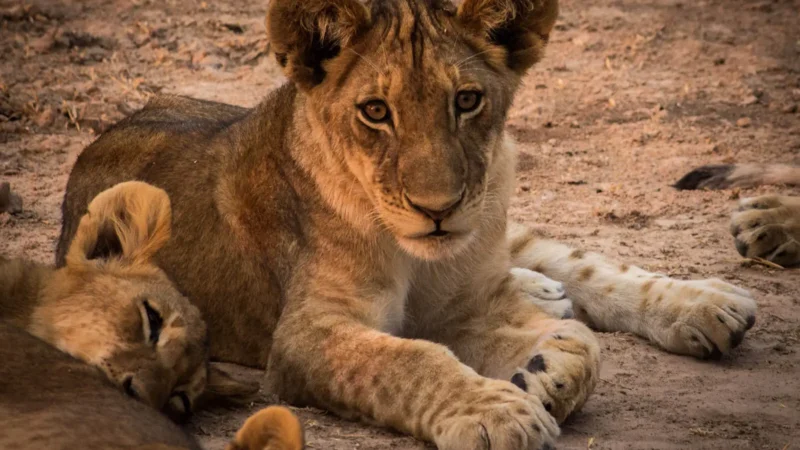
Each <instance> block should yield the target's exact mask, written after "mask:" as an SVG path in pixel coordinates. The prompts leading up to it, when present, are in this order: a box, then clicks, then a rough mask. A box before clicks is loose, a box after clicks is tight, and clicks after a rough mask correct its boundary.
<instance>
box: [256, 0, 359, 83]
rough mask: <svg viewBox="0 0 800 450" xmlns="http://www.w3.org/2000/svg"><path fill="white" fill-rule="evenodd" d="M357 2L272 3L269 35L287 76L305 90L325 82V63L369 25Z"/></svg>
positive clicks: (294, 0)
mask: <svg viewBox="0 0 800 450" xmlns="http://www.w3.org/2000/svg"><path fill="white" fill-rule="evenodd" d="M369 22H370V19H369V11H368V10H367V7H366V6H365V5H364V4H362V3H361V2H360V1H358V0H300V1H298V0H271V1H270V4H269V11H268V12H267V34H268V35H269V41H270V48H271V49H272V50H273V51H274V53H275V58H276V59H277V60H278V64H280V65H281V67H283V70H284V74H285V75H286V77H287V78H289V79H290V80H292V81H293V82H294V83H295V84H296V85H297V86H298V87H300V88H301V89H304V90H308V89H311V88H312V87H314V86H316V85H318V84H320V83H322V81H323V80H324V79H325V75H326V72H325V67H324V63H325V62H326V61H328V60H330V59H332V58H335V57H336V56H337V55H338V54H339V52H340V51H341V49H342V48H344V47H346V46H347V45H348V44H349V43H350V42H351V41H352V39H354V38H355V37H356V35H358V33H359V32H361V31H362V30H364V29H365V28H366V27H367V26H368V25H369Z"/></svg>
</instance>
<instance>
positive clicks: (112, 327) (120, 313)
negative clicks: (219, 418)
mask: <svg viewBox="0 0 800 450" xmlns="http://www.w3.org/2000/svg"><path fill="white" fill-rule="evenodd" d="M48 291H49V293H50V295H52V296H53V298H52V299H51V300H50V301H48V302H47V303H46V306H44V307H42V308H40V309H39V310H37V311H36V312H35V315H36V317H37V318H38V319H39V320H40V321H41V322H45V323H50V324H52V325H51V327H50V335H51V339H52V342H53V344H54V345H56V347H58V348H59V349H61V350H63V351H65V352H67V353H69V354H71V355H73V356H75V357H77V358H79V359H82V360H84V361H86V362H87V363H89V364H92V365H94V366H97V367H98V368H100V369H101V370H102V371H103V372H104V373H105V374H106V376H107V377H108V379H109V380H111V381H112V382H113V383H115V384H117V385H118V386H119V387H120V388H121V389H122V390H123V391H125V392H126V393H127V394H128V395H130V396H132V397H134V398H137V399H139V400H141V401H143V402H145V403H147V404H149V405H151V406H153V407H155V408H157V409H164V410H165V411H166V412H167V413H169V414H170V415H171V416H172V417H173V418H176V419H179V418H182V416H185V415H187V414H189V413H190V412H191V411H192V406H193V404H194V403H195V401H196V400H197V398H198V397H199V396H200V395H201V394H202V393H203V391H204V389H205V387H206V381H207V376H208V367H207V349H206V342H207V336H206V325H205V322H203V320H202V318H201V315H200V311H199V310H198V309H197V308H196V307H195V306H193V305H192V304H191V303H190V302H189V300H188V299H187V298H186V297H184V296H182V295H181V294H180V293H179V292H178V291H177V290H176V289H175V287H174V286H173V285H172V283H171V282H170V281H169V279H167V277H166V275H165V274H164V273H163V272H162V271H161V270H160V269H158V268H157V267H155V266H154V265H152V264H137V265H134V266H130V265H126V264H124V263H121V262H120V261H119V260H115V259H105V258H98V259H93V260H90V261H88V262H87V263H86V264H85V265H82V266H81V267H75V266H73V265H69V264H68V265H67V267H65V268H63V269H60V270H59V271H57V272H56V274H55V278H54V282H53V283H51V284H50V286H49V289H48Z"/></svg>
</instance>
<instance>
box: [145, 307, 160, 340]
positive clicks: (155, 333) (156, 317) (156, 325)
mask: <svg viewBox="0 0 800 450" xmlns="http://www.w3.org/2000/svg"><path fill="white" fill-rule="evenodd" d="M142 304H143V305H144V311H145V314H147V323H148V328H150V336H148V339H149V341H150V343H152V344H155V343H156V342H158V338H159V337H160V336H161V327H163V326H164V319H163V318H162V317H161V314H159V313H158V311H156V310H155V309H154V308H153V307H152V306H150V303H149V302H148V301H147V300H145V301H143V302H142Z"/></svg>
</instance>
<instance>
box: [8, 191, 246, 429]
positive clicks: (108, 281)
mask: <svg viewBox="0 0 800 450" xmlns="http://www.w3.org/2000/svg"><path fill="white" fill-rule="evenodd" d="M171 216H172V213H171V208H170V201H169V198H168V197H167V194H166V193H165V192H164V191H162V190H161V189H158V188H155V187H153V186H150V185H148V184H146V183H141V182H128V183H121V184H118V185H116V186H115V187H113V188H111V189H108V190H106V191H104V192H102V193H100V194H99V195H97V196H96V197H95V199H94V200H93V201H92V202H91V203H90V204H89V207H88V212H87V213H86V214H85V215H84V216H83V218H82V219H81V221H80V225H79V231H78V233H77V235H76V239H75V241H73V243H72V245H71V246H70V249H69V254H68V256H67V264H66V266H65V267H63V268H61V269H58V270H54V269H52V268H50V267H44V266H41V265H38V264H35V263H32V262H28V261H22V260H7V259H5V258H2V257H0V320H3V321H7V322H10V323H11V324H12V325H16V326H17V327H19V328H22V329H24V330H27V331H28V332H29V333H31V334H33V335H34V336H36V337H38V338H40V339H42V340H44V341H45V342H47V343H50V344H52V345H53V346H55V347H56V348H58V349H59V350H62V351H64V352H66V353H68V354H70V355H72V356H74V357H76V358H78V359H80V360H82V361H84V362H86V363H88V364H90V365H93V366H96V367H98V368H100V369H101V370H102V371H103V372H104V373H105V375H106V377H107V378H108V379H109V380H110V381H111V382H112V383H114V384H116V385H117V386H119V387H120V388H121V389H122V390H124V391H125V392H126V393H127V394H128V395H130V396H131V397H135V398H137V399H139V400H141V401H143V402H144V403H146V404H148V405H150V406H152V407H154V408H157V409H165V411H166V412H167V413H168V414H169V415H170V416H171V417H173V418H174V419H179V418H184V417H186V416H187V415H188V414H189V413H191V410H192V407H193V406H194V405H195V404H196V402H197V401H198V399H199V398H200V396H201V394H203V393H204V392H205V393H206V394H205V395H206V397H208V396H213V395H214V393H215V392H225V393H226V394H233V395H246V394H248V393H253V392H255V390H256V389H257V387H255V386H247V385H244V384H238V383H237V382H235V381H234V380H232V379H230V378H229V377H228V376H227V375H226V374H225V373H224V372H221V371H219V370H217V369H213V368H210V367H209V365H208V354H207V332H206V325H205V322H204V321H203V319H202V318H201V316H200V311H199V310H198V309H197V308H196V307H195V306H194V305H192V304H191V303H190V302H189V300H188V299H187V298H185V297H184V296H182V295H181V294H180V293H179V292H178V291H177V290H176V289H175V287H174V286H173V284H172V283H171V282H170V281H169V279H168V278H167V276H166V275H165V274H164V272H163V271H162V270H161V269H159V268H158V267H157V266H156V265H155V264H154V263H153V262H152V260H151V258H152V257H153V255H154V254H155V252H156V251H157V250H158V249H159V248H161V247H162V246H163V245H164V243H165V242H166V241H167V240H168V239H169V236H170V227H171V225H170V222H171Z"/></svg>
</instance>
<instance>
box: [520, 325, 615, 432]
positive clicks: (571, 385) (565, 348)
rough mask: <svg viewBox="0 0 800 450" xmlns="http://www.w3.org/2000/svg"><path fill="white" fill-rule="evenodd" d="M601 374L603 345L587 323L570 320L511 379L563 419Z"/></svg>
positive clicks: (540, 344)
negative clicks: (599, 343) (601, 350)
mask: <svg viewBox="0 0 800 450" xmlns="http://www.w3.org/2000/svg"><path fill="white" fill-rule="evenodd" d="M599 376H600V346H599V345H598V342H597V339H596V338H595V337H594V334H593V333H592V332H591V330H589V328H588V327H586V326H585V325H584V324H582V323H580V322H577V321H574V320H568V321H564V322H563V324H562V325H561V326H559V327H558V328H556V329H555V330H553V331H551V332H550V333H548V335H546V336H545V338H544V339H543V340H542V341H541V342H540V343H539V344H538V345H537V346H536V348H535V349H534V351H533V354H532V356H531V358H530V359H529V360H528V362H527V364H526V366H525V367H521V368H519V369H518V370H517V372H516V373H515V374H514V375H513V376H512V377H511V382H512V383H514V384H516V385H517V386H519V387H520V388H521V389H523V390H525V391H527V392H530V393H531V394H534V395H536V396H537V397H539V398H540V399H541V400H542V402H543V403H544V406H545V410H547V411H548V412H549V413H550V414H551V415H552V416H553V417H555V418H556V420H557V421H558V422H559V423H560V422H563V421H564V419H566V418H567V416H569V415H570V414H571V413H572V412H574V411H577V410H579V409H580V408H581V406H583V404H584V403H585V402H586V399H587V398H588V397H589V394H591V393H592V391H593V390H594V388H595V386H596V385H597V380H598V378H599Z"/></svg>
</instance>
